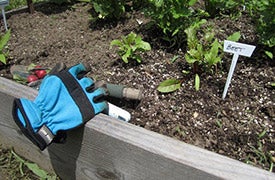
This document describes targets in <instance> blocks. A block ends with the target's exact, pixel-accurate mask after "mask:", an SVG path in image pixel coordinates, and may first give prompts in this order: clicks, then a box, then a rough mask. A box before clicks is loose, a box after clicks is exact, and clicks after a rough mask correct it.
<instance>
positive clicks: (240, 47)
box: [222, 40, 256, 99]
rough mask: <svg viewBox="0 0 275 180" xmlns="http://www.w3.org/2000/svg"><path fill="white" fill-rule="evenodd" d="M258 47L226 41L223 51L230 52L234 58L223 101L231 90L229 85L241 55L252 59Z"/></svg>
mask: <svg viewBox="0 0 275 180" xmlns="http://www.w3.org/2000/svg"><path fill="white" fill-rule="evenodd" d="M255 48H256V46H252V45H248V44H243V43H237V42H233V41H228V40H225V41H224V46H223V51H224V52H228V53H233V58H232V62H231V66H230V70H229V73H228V76H227V79H226V83H225V86H224V90H223V94H222V99H224V98H225V96H226V93H227V91H228V88H229V84H230V82H231V79H232V76H233V73H234V70H235V67H236V64H237V61H238V58H239V55H241V56H246V57H250V56H251V55H252V53H253V51H254V50H255Z"/></svg>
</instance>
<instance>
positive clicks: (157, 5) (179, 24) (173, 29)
mask: <svg viewBox="0 0 275 180" xmlns="http://www.w3.org/2000/svg"><path fill="white" fill-rule="evenodd" d="M196 1H197V0H148V2H149V3H148V6H147V7H146V8H145V14H146V15H147V16H149V17H150V18H151V19H152V20H153V23H154V24H156V25H157V26H158V27H159V28H160V29H161V30H162V32H163V33H164V36H163V39H165V40H167V41H169V42H171V44H180V43H182V39H183V35H184V32H183V31H184V29H185V28H186V27H188V26H189V25H190V24H191V22H192V21H194V19H195V13H194V11H193V10H192V9H191V8H190V7H191V6H193V5H194V4H195V3H196Z"/></svg>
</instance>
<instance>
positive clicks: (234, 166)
mask: <svg viewBox="0 0 275 180" xmlns="http://www.w3.org/2000/svg"><path fill="white" fill-rule="evenodd" d="M36 93H37V92H36V91H35V90H33V89H31V88H28V87H25V86H22V85H20V84H17V83H14V82H12V81H9V80H7V79H4V78H0V107H1V108H0V142H1V143H3V144H5V145H8V146H13V147H14V149H15V151H16V152H18V153H19V154H21V155H24V156H25V157H26V158H28V159H30V160H32V161H34V162H36V163H38V164H39V165H40V166H41V167H43V168H45V169H47V170H49V171H55V172H56V173H57V174H58V175H59V176H60V177H61V178H62V179H66V180H67V179H275V174H274V173H270V172H267V171H265V170H262V169H259V168H256V167H253V166H250V165H247V164H244V163H242V162H239V161H236V160H233V159H230V158H228V157H225V156H221V155H218V154H216V153H213V152H210V151H207V150H204V149H201V148H198V147H195V146H192V145H189V144H186V143H183V142H181V141H178V140H175V139H172V138H169V137H166V136H163V135H160V134H158V133H154V132H151V131H148V130H146V129H143V128H140V127H137V126H135V125H132V124H129V123H125V122H122V121H119V120H116V119H113V118H111V117H109V116H106V115H103V114H100V115H97V116H96V117H95V118H93V119H92V120H91V121H89V122H88V123H86V125H85V127H82V128H77V129H74V130H72V131H69V132H68V138H67V142H66V143H65V144H52V145H51V146H50V147H49V148H48V149H46V150H45V151H43V152H41V151H40V150H38V148H36V147H35V146H34V145H32V143H30V142H29V141H28V140H27V139H26V138H25V137H24V136H23V135H22V134H21V133H20V131H19V130H18V127H17V126H16V125H15V123H14V122H13V120H12V117H11V105H12V100H13V98H14V97H26V98H30V99H33V98H34V97H35V95H36Z"/></svg>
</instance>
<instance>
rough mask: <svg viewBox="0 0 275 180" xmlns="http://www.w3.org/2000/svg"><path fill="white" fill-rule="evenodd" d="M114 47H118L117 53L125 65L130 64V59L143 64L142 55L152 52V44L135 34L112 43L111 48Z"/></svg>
mask: <svg viewBox="0 0 275 180" xmlns="http://www.w3.org/2000/svg"><path fill="white" fill-rule="evenodd" d="M112 46H118V51H117V53H118V55H119V56H121V59H122V60H123V61H124V62H125V63H128V62H129V59H132V60H136V61H137V62H138V63H141V61H142V58H141V56H140V53H141V52H145V51H149V50H151V46H150V44H149V43H148V42H145V41H143V40H142V38H141V36H140V35H137V34H135V33H133V32H131V33H130V34H128V35H127V36H123V37H122V39H121V40H118V39H115V40H113V41H112V42H111V47H112Z"/></svg>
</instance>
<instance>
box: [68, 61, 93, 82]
mask: <svg viewBox="0 0 275 180" xmlns="http://www.w3.org/2000/svg"><path fill="white" fill-rule="evenodd" d="M90 69H91V68H90V67H89V66H88V65H84V64H83V63H80V64H77V65H75V66H73V67H71V68H70V69H69V72H70V73H71V74H72V75H73V76H74V77H75V78H78V74H80V76H82V77H83V76H84V75H85V74H86V73H87V72H89V71H90ZM80 78H81V77H80ZM80 78H78V79H80Z"/></svg>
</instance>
